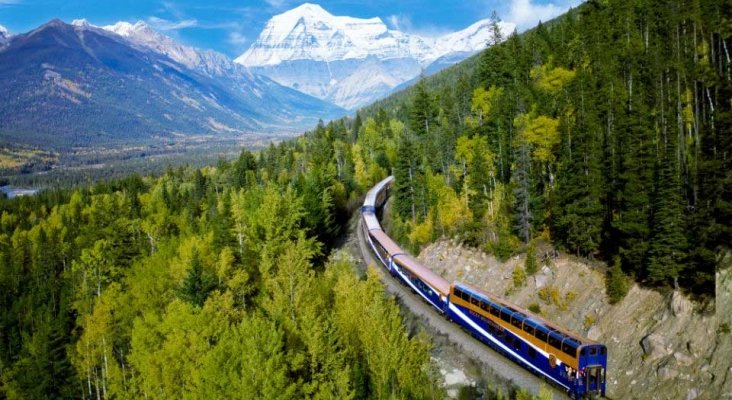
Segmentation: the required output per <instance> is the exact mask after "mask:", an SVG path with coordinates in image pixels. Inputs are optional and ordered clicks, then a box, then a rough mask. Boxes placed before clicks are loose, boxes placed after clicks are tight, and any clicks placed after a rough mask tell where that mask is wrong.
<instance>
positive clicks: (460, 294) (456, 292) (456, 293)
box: [453, 288, 463, 299]
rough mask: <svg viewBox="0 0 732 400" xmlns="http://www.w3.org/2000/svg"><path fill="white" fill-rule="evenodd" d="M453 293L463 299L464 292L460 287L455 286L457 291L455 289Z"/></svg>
mask: <svg viewBox="0 0 732 400" xmlns="http://www.w3.org/2000/svg"><path fill="white" fill-rule="evenodd" d="M453 295H454V296H455V297H457V298H460V299H461V298H462V297H463V292H462V291H461V290H460V289H458V288H455V291H454V293H453Z"/></svg>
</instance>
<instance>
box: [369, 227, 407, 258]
mask: <svg viewBox="0 0 732 400" xmlns="http://www.w3.org/2000/svg"><path fill="white" fill-rule="evenodd" d="M369 234H370V235H371V236H372V237H373V238H374V239H375V240H376V241H377V242H379V244H381V247H383V248H384V250H386V252H387V253H389V255H390V256H392V257H393V256H395V255H397V254H404V250H402V248H401V247H399V245H398V244H396V242H394V241H393V240H391V238H390V237H389V236H388V235H387V234H386V233H384V231H382V230H380V229H379V230H373V231H369Z"/></svg>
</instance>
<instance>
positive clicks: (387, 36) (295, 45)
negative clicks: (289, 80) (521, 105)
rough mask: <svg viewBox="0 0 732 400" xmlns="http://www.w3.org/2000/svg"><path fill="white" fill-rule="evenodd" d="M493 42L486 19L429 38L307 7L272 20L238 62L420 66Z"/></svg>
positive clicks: (506, 29) (378, 22)
mask: <svg viewBox="0 0 732 400" xmlns="http://www.w3.org/2000/svg"><path fill="white" fill-rule="evenodd" d="M513 29H514V25H513V24H509V23H501V30H502V31H503V32H504V36H507V35H508V34H509V33H510V32H511V31H512V30H513ZM491 37H492V29H491V26H490V21H489V20H482V21H478V22H476V23H474V24H473V25H471V26H469V27H468V28H466V29H464V30H462V31H459V32H455V33H451V34H448V35H445V36H443V37H440V38H436V39H433V38H424V37H421V36H418V35H413V34H408V33H404V32H400V31H396V30H389V29H388V28H387V26H386V24H384V22H383V21H382V20H381V19H380V18H378V17H374V18H368V19H361V18H353V17H344V16H334V15H332V14H331V13H329V12H328V11H326V10H325V9H323V8H322V7H321V6H319V5H317V4H311V3H305V4H302V5H300V6H298V7H296V8H293V9H292V10H289V11H286V12H284V13H282V14H279V15H275V16H274V17H272V18H271V19H270V20H269V21H268V22H267V24H266V26H265V27H264V30H263V31H262V33H261V34H260V35H259V37H258V38H257V40H256V41H255V42H254V43H253V44H252V45H251V47H250V48H249V49H248V50H247V51H246V52H245V53H244V54H242V55H241V56H240V57H239V58H237V59H236V62H238V63H240V64H242V65H245V66H248V67H264V66H273V65H279V64H282V63H286V62H292V61H297V60H312V61H324V62H334V61H343V60H349V59H365V58H367V57H371V56H373V57H376V58H378V59H381V60H387V59H395V58H412V59H415V60H416V61H417V62H419V64H420V65H422V66H423V67H424V66H427V65H429V64H430V63H431V62H433V61H434V60H437V59H438V58H440V57H443V56H445V55H447V54H450V53H455V52H460V53H467V52H476V51H478V50H482V49H483V48H485V47H486V45H487V43H488V41H489V40H490V39H491Z"/></svg>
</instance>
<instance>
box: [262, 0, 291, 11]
mask: <svg viewBox="0 0 732 400" xmlns="http://www.w3.org/2000/svg"><path fill="white" fill-rule="evenodd" d="M264 1H265V3H267V4H269V6H270V7H273V8H278V9H279V8H282V7H283V6H285V5H287V4H288V3H289V1H288V0H264Z"/></svg>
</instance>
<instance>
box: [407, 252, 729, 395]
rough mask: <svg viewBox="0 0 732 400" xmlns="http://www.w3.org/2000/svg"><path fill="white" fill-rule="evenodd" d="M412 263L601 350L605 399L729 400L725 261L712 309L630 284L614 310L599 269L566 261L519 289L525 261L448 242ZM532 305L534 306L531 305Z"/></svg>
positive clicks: (553, 263) (554, 262) (549, 264)
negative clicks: (530, 311)
mask: <svg viewBox="0 0 732 400" xmlns="http://www.w3.org/2000/svg"><path fill="white" fill-rule="evenodd" d="M418 258H419V260H420V261H421V262H423V263H424V265H426V266H428V267H430V268H431V269H432V270H433V271H435V272H437V273H439V274H440V275H442V276H444V277H446V278H447V279H448V280H450V281H452V280H458V281H462V282H468V283H471V284H473V285H476V286H478V287H481V288H483V289H485V290H486V291H488V292H489V293H494V294H496V295H499V296H502V297H504V298H506V299H508V300H509V301H511V302H513V303H514V304H517V305H520V306H523V307H527V308H529V307H532V308H533V307H538V308H540V310H541V315H542V316H544V317H545V318H547V319H549V320H551V321H554V322H557V323H559V324H560V325H562V326H564V327H566V328H569V329H570V330H572V331H574V332H577V333H579V334H581V335H583V336H585V337H588V338H589V339H591V340H596V341H598V342H601V343H604V344H606V345H607V346H608V355H609V359H608V371H607V379H608V382H607V383H608V385H607V388H608V393H607V394H608V397H609V398H613V399H687V400H696V399H710V400H711V399H721V398H730V397H732V365H731V364H730V361H729V355H730V354H732V334H731V333H730V324H732V317H731V316H732V295H730V293H732V267H730V265H732V255H727V257H726V260H727V261H726V262H723V263H722V265H727V267H726V268H723V269H721V270H720V271H719V272H718V273H717V291H716V293H717V297H716V307H714V306H713V305H710V304H706V305H704V304H699V303H695V302H693V301H692V300H690V299H689V298H687V297H686V296H685V295H684V294H683V293H681V292H679V291H673V292H671V293H667V294H661V293H659V292H657V291H654V290H650V289H646V288H642V287H639V286H638V285H637V284H634V285H633V286H632V287H631V289H630V291H629V292H628V294H627V296H625V298H624V299H623V300H622V301H620V302H619V303H617V304H615V305H611V304H609V303H608V300H607V296H606V295H605V278H604V274H603V272H602V271H600V270H598V269H596V268H593V267H591V266H589V265H587V264H584V263H581V262H578V261H577V260H574V259H570V258H569V257H567V256H561V257H559V258H556V259H554V258H549V259H546V260H545V261H543V262H542V264H541V265H540V268H539V271H538V272H537V273H536V274H535V275H533V276H530V277H528V279H527V280H526V282H525V284H524V285H523V286H520V287H518V288H517V287H515V286H514V278H513V271H514V269H515V268H517V267H523V266H524V263H525V257H523V256H516V257H513V258H511V259H509V260H508V261H506V262H499V261H498V260H496V258H495V257H494V256H492V255H488V254H485V253H482V252H479V251H475V250H472V249H469V248H464V247H462V246H461V245H459V244H456V243H453V242H451V241H444V240H443V241H440V242H437V243H434V244H432V245H429V246H427V247H426V248H425V249H424V250H422V252H421V253H420V255H419V257H418ZM532 305H533V306H532Z"/></svg>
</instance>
